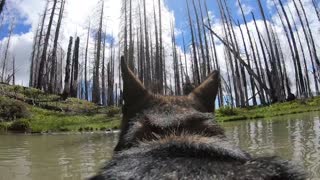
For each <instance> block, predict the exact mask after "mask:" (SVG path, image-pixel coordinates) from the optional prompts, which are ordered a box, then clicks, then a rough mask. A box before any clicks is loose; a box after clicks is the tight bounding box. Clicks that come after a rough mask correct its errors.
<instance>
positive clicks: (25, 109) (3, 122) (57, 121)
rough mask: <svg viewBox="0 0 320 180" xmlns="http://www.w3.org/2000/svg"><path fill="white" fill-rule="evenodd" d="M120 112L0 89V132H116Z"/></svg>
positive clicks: (27, 91)
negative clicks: (113, 130)
mask: <svg viewBox="0 0 320 180" xmlns="http://www.w3.org/2000/svg"><path fill="white" fill-rule="evenodd" d="M120 119H121V111H120V108H117V107H101V106H97V105H95V104H93V103H91V102H88V101H84V100H79V99H75V98H69V99H67V100H61V98H59V96H56V95H50V94H45V93H44V92H42V91H39V90H36V89H32V88H23V87H20V86H7V85H0V131H1V130H2V131H7V130H9V131H16V132H31V133H41V132H66V131H104V130H109V129H118V128H119V126H120Z"/></svg>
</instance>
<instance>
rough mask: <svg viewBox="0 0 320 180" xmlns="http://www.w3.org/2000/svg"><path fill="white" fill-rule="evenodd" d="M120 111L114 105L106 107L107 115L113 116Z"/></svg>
mask: <svg viewBox="0 0 320 180" xmlns="http://www.w3.org/2000/svg"><path fill="white" fill-rule="evenodd" d="M120 113H121V109H120V108H118V107H115V106H112V107H109V108H108V109H107V116H108V117H114V116H115V115H117V114H120Z"/></svg>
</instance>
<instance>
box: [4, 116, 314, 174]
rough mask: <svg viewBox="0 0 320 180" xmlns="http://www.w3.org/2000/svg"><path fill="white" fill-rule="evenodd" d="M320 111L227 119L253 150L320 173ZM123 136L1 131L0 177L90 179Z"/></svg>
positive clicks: (229, 129) (234, 136) (232, 132)
mask: <svg viewBox="0 0 320 180" xmlns="http://www.w3.org/2000/svg"><path fill="white" fill-rule="evenodd" d="M319 117H320V112H316V113H305V114H298V115H290V116H282V117H276V118H271V119H266V120H253V121H238V122H230V123H224V124H223V126H224V127H225V129H226V134H227V136H228V137H229V138H230V139H231V140H232V141H233V142H234V143H235V144H237V145H238V146H240V147H241V148H243V149H245V150H247V151H249V152H250V153H252V154H254V155H256V156H261V155H277V156H281V157H282V158H285V159H290V160H293V161H295V162H296V163H298V164H300V165H301V166H303V167H305V169H306V170H307V172H308V173H309V176H310V178H311V179H315V178H316V179H318V178H320V163H319V162H320V119H319ZM116 142H117V135H107V134H82V135H12V134H10V135H0V180H43V179H46V180H51V179H52V180H56V179H61V180H62V179H64V180H68V179H85V178H87V177H90V176H92V175H93V174H95V172H97V171H98V170H99V167H101V166H102V165H103V164H104V162H105V161H107V160H109V159H110V158H111V156H112V150H113V146H115V144H116Z"/></svg>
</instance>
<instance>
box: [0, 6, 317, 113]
mask: <svg viewBox="0 0 320 180" xmlns="http://www.w3.org/2000/svg"><path fill="white" fill-rule="evenodd" d="M67 1H68V0H46V2H45V6H44V7H43V12H42V13H41V14H40V16H39V22H38V26H37V28H36V30H35V32H34V37H33V45H32V53H31V54H26V55H25V57H28V58H26V61H28V62H29V63H28V64H29V67H28V68H29V69H30V71H29V72H30V73H29V75H28V76H29V87H33V88H37V89H39V90H42V91H44V92H45V93H48V94H58V95H60V96H61V97H62V98H63V99H67V98H68V97H74V98H79V99H84V100H87V101H91V102H93V103H95V104H98V105H103V106H121V105H122V94H123V93H122V92H123V91H122V80H121V78H122V77H121V73H119V67H120V66H119V65H120V58H121V56H123V57H124V58H125V60H126V62H127V63H128V65H129V67H130V69H131V70H132V71H133V72H134V73H135V74H136V75H137V77H139V79H140V80H141V81H142V82H143V83H144V85H145V87H146V88H147V89H148V90H150V91H151V92H153V93H156V94H162V95H176V96H181V95H186V94H188V93H189V92H191V90H192V89H193V88H195V87H196V86H198V85H199V84H200V83H201V82H202V81H204V80H205V79H206V77H207V76H208V75H209V74H210V72H212V71H213V70H219V71H220V73H221V74H222V83H221V88H220V92H219V94H218V98H217V99H218V100H217V106H218V107H222V106H230V107H248V106H257V105H267V104H271V103H276V102H284V101H291V100H294V99H296V98H299V99H301V98H310V97H314V96H317V95H319V83H320V60H319V53H318V51H319V44H317V42H316V39H315V38H316V37H317V36H318V34H319V27H318V29H316V30H315V28H314V26H311V20H310V19H309V17H308V15H307V13H310V12H306V9H305V5H304V4H305V3H306V2H305V1H304V0H287V1H284V0H270V1H268V2H269V3H272V5H273V6H274V7H275V11H276V14H277V19H272V18H270V14H269V12H268V9H266V8H265V6H263V5H262V3H263V1H261V0H255V1H254V3H255V4H256V7H257V8H258V10H259V13H253V12H249V13H248V12H245V10H246V9H245V5H243V3H242V2H241V0H235V1H232V2H230V1H227V0H216V1H214V4H215V5H216V6H217V8H218V10H219V11H218V12H215V14H217V15H219V17H216V15H215V16H213V15H212V11H211V10H210V9H209V8H208V2H207V1H206V0H185V7H183V8H184V10H185V12H186V14H187V16H185V21H186V29H185V31H183V32H182V35H179V32H176V31H177V29H176V28H175V23H176V22H174V21H171V22H167V19H166V21H163V15H162V12H163V8H165V6H166V5H165V4H163V1H162V0H153V1H147V2H146V0H122V1H121V16H120V17H119V18H120V19H121V21H120V22H121V24H120V25H119V26H120V32H114V35H110V34H108V33H107V31H106V29H108V28H109V27H108V26H111V23H109V22H108V20H107V17H106V6H110V4H108V3H110V2H105V1H104V0H100V1H99V2H98V3H97V4H96V7H95V9H94V10H92V11H93V14H92V15H91V17H88V21H87V27H86V30H87V33H86V34H85V35H78V34H77V33H76V32H75V33H74V34H70V37H69V38H67V39H68V41H69V43H68V45H66V44H62V42H63V41H61V38H62V37H61V36H63V35H62V34H61V29H63V27H64V20H63V19H64V17H65V13H66V12H65V6H66V5H67V4H68V2H67ZM310 1H311V2H312V5H313V9H312V11H313V12H312V13H313V14H316V15H317V18H318V19H317V22H316V23H320V12H319V7H318V4H317V2H316V0H310ZM6 3H8V2H6V0H1V3H0V13H1V17H0V30H1V29H2V28H4V26H3V25H4V23H5V22H9V25H8V28H9V30H8V32H7V33H8V38H7V39H6V40H5V41H2V43H1V54H0V63H1V64H0V67H1V69H0V80H1V82H2V83H5V84H12V85H15V84H16V82H15V81H16V80H15V79H16V75H15V73H16V71H17V68H16V67H15V56H13V55H10V53H12V52H10V51H9V49H10V43H11V42H10V39H11V35H12V33H13V31H14V29H15V26H16V24H15V20H14V18H13V17H6V14H7V13H5V11H6ZM150 3H151V4H150ZM230 3H236V4H237V6H238V7H239V9H240V12H241V13H240V14H241V15H240V16H237V15H235V14H234V13H232V11H233V10H232V8H230ZM288 4H291V6H289V5H288ZM150 7H151V8H150ZM257 17H258V19H257ZM10 18H11V19H10ZM6 19H10V20H9V21H6ZM276 20H278V21H280V22H281V25H282V29H279V28H278V27H275V25H274V22H273V21H276ZM217 21H218V22H217ZM312 21H314V19H312ZM314 23H315V22H313V24H314ZM217 24H219V26H218V25H217ZM164 32H165V33H167V32H169V37H170V38H169V40H168V39H167V35H164ZM177 35H179V36H181V37H182V38H181V37H180V38H179V39H178V38H177V37H176V36H177ZM283 35H284V37H282V36H283ZM115 36H117V38H114V37H115ZM283 38H284V39H285V40H284V39H283ZM181 40H182V41H181ZM64 42H66V41H64ZM221 45H223V48H222V49H221V48H218V46H219V47H221ZM66 46H67V48H64V47H66ZM219 54H222V56H221V55H219ZM288 55H289V56H288ZM24 68H26V67H24Z"/></svg>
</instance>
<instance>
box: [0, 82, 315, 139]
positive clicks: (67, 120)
mask: <svg viewBox="0 0 320 180" xmlns="http://www.w3.org/2000/svg"><path fill="white" fill-rule="evenodd" d="M1 94H2V95H3V96H7V97H8V98H11V101H19V100H20V102H21V103H22V104H23V105H25V106H26V107H27V112H28V116H26V117H24V118H20V119H16V120H17V121H21V120H23V121H28V122H29V123H30V129H29V130H28V131H31V132H33V133H40V132H64V131H74V132H76V131H97V130H98V131H99V130H106V129H118V128H119V127H120V120H121V111H120V108H117V107H99V106H96V105H95V104H93V103H91V102H88V101H84V100H80V99H75V98H69V99H67V100H66V101H61V100H60V101H55V100H56V99H58V98H59V96H57V95H50V94H45V93H44V92H42V91H39V90H36V89H33V88H23V87H20V86H7V85H0V95H1ZM16 99H17V100H16ZM27 99H29V100H30V99H34V100H37V101H44V102H45V103H43V104H38V106H40V107H36V106H32V105H29V104H27V103H25V101H26V100H27ZM50 100H52V102H50ZM47 101H48V102H47ZM48 106H49V107H56V108H55V109H56V110H58V111H53V110H47V109H45V108H48ZM5 107H7V106H5ZM0 110H1V109H0ZM60 111H61V112H60ZM310 111H320V97H315V98H311V99H306V100H296V101H292V102H285V103H276V104H272V105H270V106H264V107H249V108H230V107H225V108H220V109H219V110H217V111H216V117H217V120H218V121H237V120H247V119H258V118H268V117H274V116H281V115H287V114H297V113H303V112H310ZM12 124H13V122H12V121H5V122H1V117H0V131H5V130H7V129H10V126H11V125H12Z"/></svg>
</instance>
